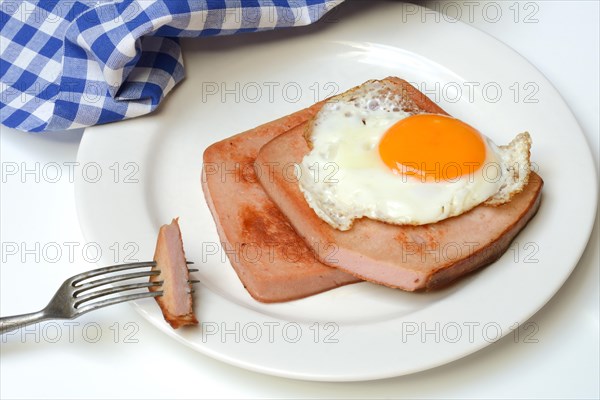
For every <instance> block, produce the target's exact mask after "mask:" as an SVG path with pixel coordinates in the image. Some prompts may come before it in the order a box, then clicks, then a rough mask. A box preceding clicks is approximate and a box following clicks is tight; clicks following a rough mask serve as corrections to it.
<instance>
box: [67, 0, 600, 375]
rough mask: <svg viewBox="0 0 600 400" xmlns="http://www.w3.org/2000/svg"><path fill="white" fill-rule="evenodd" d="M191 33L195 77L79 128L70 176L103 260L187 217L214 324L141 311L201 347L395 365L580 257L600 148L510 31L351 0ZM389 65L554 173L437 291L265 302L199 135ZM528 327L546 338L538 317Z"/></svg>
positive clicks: (267, 358) (404, 367) (319, 369)
mask: <svg viewBox="0 0 600 400" xmlns="http://www.w3.org/2000/svg"><path fill="white" fill-rule="evenodd" d="M185 48H186V52H185V61H186V69H187V73H188V78H187V79H186V80H185V81H184V82H183V83H182V84H181V85H180V87H178V88H176V90H175V91H174V92H173V93H172V94H171V95H170V96H169V98H168V99H167V101H165V103H164V105H163V106H161V108H160V111H159V112H157V113H155V114H153V115H150V116H147V117H143V118H138V119H134V120H129V121H125V122H120V123H117V124H110V125H105V126H98V127H93V128H89V129H87V130H86V131H85V134H84V137H83V140H82V142H81V147H80V150H79V154H78V162H79V163H80V164H81V166H82V167H85V168H86V169H85V171H87V175H83V176H84V177H85V179H78V181H77V182H76V201H77V208H78V213H79V217H80V222H81V226H82V229H83V232H84V235H85V237H86V239H87V240H88V241H93V242H97V243H98V244H99V245H100V246H101V248H102V249H103V254H102V262H103V263H104V264H110V263H114V262H116V261H118V262H122V261H128V260H131V259H140V260H144V259H150V258H151V257H152V254H153V249H154V244H155V240H156V233H157V231H158V228H159V226H160V225H161V224H163V223H166V222H169V221H170V219H171V218H172V217H174V216H179V217H180V221H181V225H182V230H183V235H184V242H185V246H186V252H187V254H188V258H189V259H190V260H194V261H195V262H196V263H197V265H198V266H199V267H200V272H199V273H197V274H196V275H197V276H198V277H199V279H201V280H202V284H201V285H200V286H199V287H198V288H197V291H196V302H197V305H198V307H197V315H198V317H199V319H200V320H201V321H202V325H201V326H200V327H199V328H197V329H194V328H192V329H185V330H179V331H174V330H172V329H171V328H170V327H168V325H167V324H166V323H165V322H164V321H163V318H162V316H161V314H160V312H159V310H158V308H157V307H156V305H155V303H154V302H153V301H152V300H148V301H140V302H137V303H136V308H137V309H138V310H139V311H140V313H141V314H142V315H143V316H144V317H145V318H147V319H148V320H149V321H150V322H152V323H153V324H154V325H156V326H157V327H158V328H159V329H161V330H162V331H164V332H165V333H167V334H168V335H170V336H172V337H174V338H176V339H178V340H180V341H181V342H183V343H185V344H186V345H188V346H190V347H191V348H193V349H196V350H198V351H200V352H202V353H204V354H208V355H210V356H212V357H215V358H217V359H220V360H223V361H225V362H228V363H231V364H234V365H238V366H240V367H243V368H248V369H251V370H255V371H260V372H264V373H267V374H273V375H279V376H286V377H292V378H299V379H308V380H330V381H353V380H367V379H376V378H384V377H392V376H399V375H403V374H408V373H412V372H416V371H421V370H424V369H428V368H432V367H435V366H438V365H441V364H444V363H447V362H450V361H452V360H456V359H458V358H460V357H463V356H465V355H467V354H470V353H472V352H474V351H476V350H478V349H481V348H483V347H485V346H487V345H488V344H490V343H492V342H494V341H495V340H497V339H499V338H500V337H501V336H504V335H507V334H509V333H510V332H511V330H512V329H514V328H515V327H517V326H518V324H522V323H523V322H524V321H526V320H527V319H528V318H529V317H530V316H531V315H533V314H534V313H535V312H536V311H537V310H538V309H540V308H541V307H542V306H543V305H544V304H545V303H546V302H547V301H548V300H549V299H550V298H551V297H552V296H553V295H554V293H556V291H557V290H558V289H559V288H560V286H561V285H562V284H563V282H564V281H565V280H566V279H567V277H568V276H569V274H570V273H571V271H572V270H573V268H574V267H575V265H576V263H577V261H578V259H579V257H580V255H581V254H582V252H583V249H584V248H585V245H586V242H587V239H588V237H589V233H590V231H591V228H592V223H593V220H594V213H595V208H596V196H597V182H596V177H595V173H594V167H593V162H592V158H591V155H590V152H589V149H588V148H587V145H586V143H585V139H584V136H583V134H582V132H581V130H580V128H579V126H578V125H577V122H576V121H575V119H574V117H573V115H572V114H571V112H570V111H569V109H568V107H567V105H566V104H565V103H564V102H563V100H562V99H561V97H560V95H559V94H558V93H557V92H556V90H555V89H554V88H553V87H552V85H551V84H550V83H549V82H548V81H547V80H546V79H545V78H544V77H543V76H542V74H541V73H540V72H538V71H537V70H536V69H535V68H534V67H533V66H532V65H531V64H529V63H528V62H527V61H526V60H524V59H523V58H522V57H521V56H519V55H518V54H517V53H516V52H514V51H513V50H511V49H510V48H508V47H507V46H505V45H504V44H502V43H500V42H498V41H496V40H495V39H493V38H491V37H489V36H487V35H485V34H483V33H481V32H480V31H478V30H475V29H473V28H471V27H469V26H467V25H465V24H463V23H460V22H453V21H450V20H449V19H448V18H439V22H436V18H435V16H434V15H433V14H431V13H430V12H429V13H424V12H423V9H421V8H418V7H417V6H414V5H403V4H398V3H383V4H376V5H371V4H370V5H369V7H364V9H363V10H362V11H360V12H359V13H356V12H354V13H348V12H346V10H345V8H343V6H342V8H341V9H340V10H339V12H337V13H335V14H332V15H330V16H329V17H328V18H326V20H325V21H323V22H322V23H320V24H318V25H317V26H312V27H307V28H301V29H297V30H292V31H289V30H288V31H280V32H269V33H261V34H253V35H245V36H242V37H223V38H210V39H201V40H194V41H189V42H186V43H185ZM388 75H395V76H400V77H404V78H405V79H407V80H409V81H411V82H414V84H416V85H417V86H418V87H419V88H420V89H422V90H423V91H424V92H425V93H427V94H428V95H430V97H432V98H433V99H434V100H435V101H437V102H438V103H439V104H440V105H441V106H442V107H444V108H445V109H446V110H447V111H448V112H450V113H451V114H453V115H455V116H456V117H459V118H462V119H464V120H465V121H467V122H469V123H471V124H473V125H474V126H476V127H477V128H479V129H480V130H481V131H483V132H484V133H486V134H487V135H488V136H490V137H491V138H492V139H493V140H494V141H495V142H496V143H500V144H502V143H506V142H508V141H509V140H510V139H511V138H512V137H513V136H514V135H515V134H517V133H518V132H521V131H523V130H528V131H529V132H530V133H531V135H532V137H533V151H532V159H533V161H534V162H535V164H536V165H537V167H538V168H539V173H540V175H541V176H542V177H543V178H544V180H545V183H546V184H545V186H544V191H543V202H542V206H541V208H540V211H539V213H538V214H537V216H536V217H535V218H534V219H533V220H532V222H531V223H530V224H529V225H528V226H527V227H526V229H525V230H524V231H523V232H521V233H520V235H519V236H518V237H517V238H516V240H515V242H514V243H513V245H512V247H511V249H510V250H509V251H508V252H507V253H506V254H504V256H503V257H502V258H501V259H500V260H498V261H497V262H496V263H494V264H493V265H492V266H490V267H489V268H486V269H484V270H482V271H480V272H478V273H476V274H473V275H471V276H469V277H467V278H466V279H464V280H462V281H461V282H459V283H458V284H456V285H453V286H452V287H450V288H448V289H445V290H443V291H440V292H434V293H416V294H415V293H413V294H411V293H404V292H401V291H398V290H391V289H387V288H383V287H379V286H376V285H372V284H369V283H360V284H356V285H350V286H346V287H343V288H339V289H336V290H332V291H329V292H327V293H323V294H320V295H317V296H313V297H310V298H307V299H303V300H299V301H294V302H289V303H283V304H270V305H268V304H261V303H258V302H256V301H254V300H253V299H252V298H251V297H250V296H249V295H248V294H247V293H246V291H245V290H244V289H243V287H242V285H241V283H240V282H239V280H238V279H237V277H236V275H235V273H234V272H233V270H232V268H231V267H230V266H229V264H228V262H227V261H226V259H225V254H224V253H223V251H221V249H219V248H218V246H217V243H218V242H219V239H218V236H217V234H216V229H215V227H214V223H213V221H212V218H211V216H210V213H209V211H208V208H207V206H206V203H205V201H204V198H203V194H202V190H201V187H200V171H201V168H202V153H203V151H204V149H205V148H206V147H207V146H208V145H209V144H211V143H213V142H215V141H217V140H220V139H223V138H225V137H228V136H230V135H233V134H235V133H238V132H241V131H244V130H246V129H249V128H252V127H254V126H256V125H258V124H261V123H264V122H268V121H270V120H272V119H274V118H276V117H279V116H283V115H286V114H288V113H290V112H293V111H295V110H298V109H300V108H302V107H305V106H308V105H310V104H312V103H313V102H314V101H316V100H320V99H322V98H324V97H326V96H328V95H331V94H333V93H334V92H340V91H343V90H345V89H347V88H350V87H352V86H353V85H357V84H360V83H361V82H363V81H365V80H367V79H371V78H383V77H385V76H388ZM115 163H118V164H115ZM97 170H99V171H101V173H102V176H101V177H98V178H96V176H95V172H96V171H97ZM116 171H119V172H120V173H119V174H118V176H117V175H116ZM116 249H119V250H120V251H119V253H118V254H116ZM215 251H217V254H214V253H215ZM127 255H130V256H131V257H129V259H128V260H127V259H125V256H127ZM526 328H527V329H526V333H527V334H528V335H529V336H528V338H527V340H535V326H529V327H526ZM520 340H523V338H520Z"/></svg>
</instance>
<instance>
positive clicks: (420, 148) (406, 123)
mask: <svg viewBox="0 0 600 400" xmlns="http://www.w3.org/2000/svg"><path fill="white" fill-rule="evenodd" d="M379 154H380V156H381V159H382V160H383V162H384V163H385V164H386V165H387V166H388V167H389V168H390V169H392V170H393V171H394V172H396V173H399V174H402V175H408V176H412V177H415V178H419V179H421V180H422V181H435V182H441V181H456V180H458V179H460V177H462V176H465V175H468V174H472V173H473V172H475V171H477V170H478V169H479V168H481V166H482V164H483V162H484V161H485V158H486V147H485V143H484V139H483V137H482V135H481V134H480V133H479V131H477V130H476V129H475V128H473V127H472V126H470V125H467V124H465V123H464V122H462V121H460V120H458V119H456V118H452V117H448V116H445V115H439V114H417V115H412V116H410V117H407V118H405V119H402V120H400V121H398V122H397V123H395V124H394V125H393V126H392V127H391V128H389V129H388V130H387V132H386V133H385V134H384V136H383V138H382V139H381V141H380V142H379Z"/></svg>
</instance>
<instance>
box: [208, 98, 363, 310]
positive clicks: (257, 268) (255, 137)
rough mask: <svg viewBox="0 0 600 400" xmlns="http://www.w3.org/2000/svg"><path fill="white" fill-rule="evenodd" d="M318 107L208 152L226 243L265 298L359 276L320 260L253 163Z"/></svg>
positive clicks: (242, 274)
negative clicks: (267, 189)
mask: <svg viewBox="0 0 600 400" xmlns="http://www.w3.org/2000/svg"><path fill="white" fill-rule="evenodd" d="M317 109H318V106H313V107H311V108H307V109H304V110H301V111H298V112H296V113H294V114H291V115H289V116H287V117H283V118H281V119H278V120H275V121H272V122H269V123H267V124H265V125H261V126H259V127H257V128H254V129H251V130H249V131H247V132H244V133H241V134H239V135H236V136H233V137H231V138H228V139H225V140H223V141H220V142H217V143H214V144H213V145H211V146H210V147H208V148H207V149H206V151H205V152H204V160H203V161H204V165H203V172H202V189H203V190H204V196H205V198H206V201H207V203H208V206H209V208H210V211H211V213H212V215H213V218H214V220H215V223H216V225H217V230H218V233H219V236H220V238H221V244H222V246H224V247H225V249H224V250H225V251H226V252H227V255H228V257H229V261H230V262H231V265H232V266H233V268H234V269H235V271H236V273H237V275H238V276H239V278H240V280H241V281H242V283H243V284H244V287H245V288H246V290H248V292H249V293H250V295H251V296H252V297H254V298H255V299H256V300H259V301H262V302H267V303H270V302H281V301H288V300H294V299H299V298H302V297H306V296H310V295H313V294H316V293H320V292H323V291H326V290H330V289H333V288H336V287H339V286H342V285H346V284H349V283H355V282H359V281H360V279H358V278H356V277H354V276H352V275H350V274H347V273H345V272H343V271H340V270H338V269H336V268H332V267H329V266H327V265H324V264H322V263H321V262H319V261H318V260H317V259H316V258H315V257H314V255H313V253H312V251H311V250H310V248H309V247H308V246H307V245H306V244H305V242H304V241H303V240H302V239H301V238H300V237H299V236H298V235H297V234H296V232H295V231H294V229H293V228H292V226H291V225H290V223H289V221H288V220H287V219H286V217H285V216H284V215H283V214H282V213H281V211H280V210H279V208H278V207H277V206H276V205H275V203H273V201H271V199H270V198H269V197H268V196H267V194H266V193H265V191H264V189H263V188H262V186H261V184H260V183H259V181H258V176H257V175H260V174H268V173H269V171H268V168H267V169H265V170H264V171H261V170H259V171H256V170H255V169H254V161H255V159H256V156H257V155H258V152H259V150H260V148H261V147H262V146H263V145H265V144H266V143H267V142H269V141H270V140H272V139H273V138H275V137H277V136H279V135H280V134H282V133H284V132H286V131H288V130H290V129H291V128H293V127H295V126H297V125H299V124H302V123H304V122H306V121H307V120H309V119H310V118H312V117H313V116H314V114H315V113H316V111H317Z"/></svg>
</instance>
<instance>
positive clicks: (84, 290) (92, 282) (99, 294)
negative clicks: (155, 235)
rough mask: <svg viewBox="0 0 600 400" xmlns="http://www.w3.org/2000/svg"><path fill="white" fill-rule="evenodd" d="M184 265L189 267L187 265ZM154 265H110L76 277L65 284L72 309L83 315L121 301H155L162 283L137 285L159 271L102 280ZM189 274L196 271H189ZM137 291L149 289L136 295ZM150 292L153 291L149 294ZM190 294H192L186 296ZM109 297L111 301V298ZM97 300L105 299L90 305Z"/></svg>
mask: <svg viewBox="0 0 600 400" xmlns="http://www.w3.org/2000/svg"><path fill="white" fill-rule="evenodd" d="M187 264H188V265H189V264H193V263H192V262H187ZM155 266H156V263H155V262H154V261H150V262H138V263H130V264H121V265H114V266H110V267H105V268H98V269H95V270H92V271H88V272H84V273H81V274H79V275H76V276H74V277H72V278H70V279H69V280H67V281H66V282H65V284H69V286H70V287H71V290H72V297H73V298H74V300H75V301H74V303H73V306H74V308H75V309H76V310H77V312H78V313H84V312H88V311H91V310H95V309H97V308H101V307H106V306H109V305H112V304H117V303H122V302H125V301H131V300H138V299H143V298H147V297H157V296H161V295H162V294H163V291H162V290H157V289H156V288H159V287H160V286H162V283H163V282H162V281H156V282H148V281H147V280H144V281H140V278H146V277H151V276H156V275H159V274H160V271H159V270H156V269H155V270H146V271H136V272H131V273H124V274H123V273H121V274H116V275H112V276H104V275H108V274H112V273H116V272H123V271H128V270H135V269H142V268H149V267H155ZM189 271H190V272H195V271H198V269H189ZM130 280H137V281H134V282H133V283H125V282H124V281H130ZM120 282H123V284H119V285H115V286H110V287H107V288H104V289H99V290H94V289H98V288H100V287H102V286H106V285H110V284H115V283H120ZM188 282H189V283H190V284H195V283H198V282H200V281H198V280H195V279H190V280H188ZM140 289H150V290H149V291H148V290H144V291H139V290H140ZM153 289H154V290H153ZM134 290H137V291H138V292H137V293H131V294H127V295H119V296H116V295H118V294H121V293H123V292H129V291H134ZM190 293H193V290H192V291H191V292H190ZM111 296H112V297H111ZM100 298H105V299H104V300H100V301H93V300H97V299H100Z"/></svg>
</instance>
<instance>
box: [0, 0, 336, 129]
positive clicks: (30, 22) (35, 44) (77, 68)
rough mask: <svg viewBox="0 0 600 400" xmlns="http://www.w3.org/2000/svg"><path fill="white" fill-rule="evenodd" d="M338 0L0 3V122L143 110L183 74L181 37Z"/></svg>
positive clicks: (283, 18)
mask: <svg viewBox="0 0 600 400" xmlns="http://www.w3.org/2000/svg"><path fill="white" fill-rule="evenodd" d="M342 1H343V0H303V1H300V0H287V1H286V0H204V1H202V0H165V1H155V0H120V1H103V2H102V1H98V0H94V1H89V0H77V1H74V0H67V1H63V0H61V1H57V0H39V1H22V0H12V1H11V0H3V1H0V28H1V29H0V32H1V33H0V56H1V61H0V122H1V123H2V124H4V125H6V126H9V127H11V128H17V129H20V130H24V131H32V132H39V131H51V130H62V129H71V128H78V127H84V126H90V125H95V124H102V123H106V122H112V121H118V120H122V119H126V118H132V117H136V116H139V115H142V114H146V113H149V112H151V111H152V110H154V109H155V108H156V107H157V106H158V104H159V103H160V102H161V100H162V99H163V98H164V97H165V96H166V95H167V93H169V91H170V90H171V89H172V88H173V87H174V86H175V85H176V84H177V83H178V82H179V81H180V80H181V79H183V77H184V65H183V59H182V56H181V48H180V46H179V39H178V38H179V37H196V36H212V35H227V34H235V33H242V32H254V31H261V30H268V29H274V28H281V27H290V26H300V25H307V24H310V23H312V22H314V21H316V20H318V19H319V18H321V17H322V16H323V15H324V14H325V13H326V12H327V11H329V10H331V9H332V8H333V7H334V6H336V5H338V4H339V3H341V2H342ZM242 68H243V67H242Z"/></svg>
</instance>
